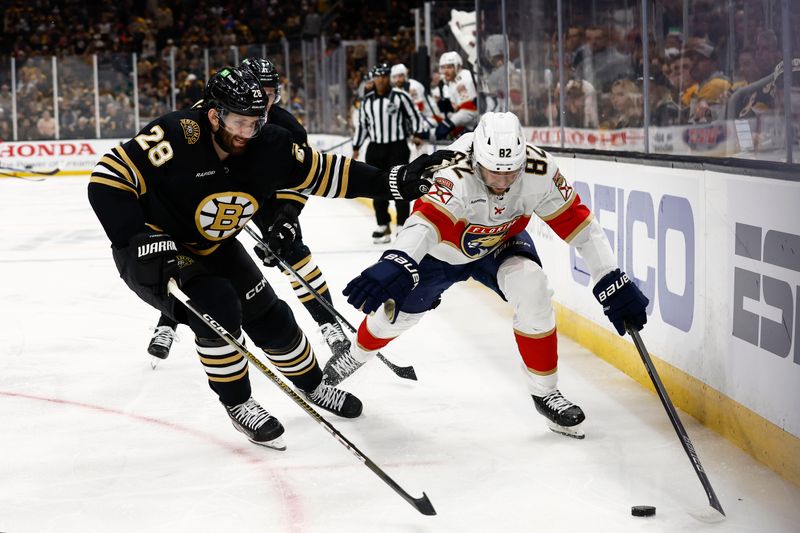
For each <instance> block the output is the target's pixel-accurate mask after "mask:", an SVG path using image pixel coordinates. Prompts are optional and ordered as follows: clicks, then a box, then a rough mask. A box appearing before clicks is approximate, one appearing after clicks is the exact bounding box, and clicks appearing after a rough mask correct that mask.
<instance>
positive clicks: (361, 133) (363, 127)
mask: <svg viewBox="0 0 800 533" xmlns="http://www.w3.org/2000/svg"><path fill="white" fill-rule="evenodd" d="M366 104H367V100H366V99H364V100H362V101H361V105H360V106H359V108H358V120H357V121H356V131H355V133H354V135H353V150H358V149H359V148H361V145H362V144H364V141H365V140H366V139H367V133H368V132H367V124H366V116H365V114H364V108H365V106H366Z"/></svg>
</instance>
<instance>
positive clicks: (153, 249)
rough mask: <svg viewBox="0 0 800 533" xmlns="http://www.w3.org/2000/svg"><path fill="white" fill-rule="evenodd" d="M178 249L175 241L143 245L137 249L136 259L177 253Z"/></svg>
mask: <svg viewBox="0 0 800 533" xmlns="http://www.w3.org/2000/svg"><path fill="white" fill-rule="evenodd" d="M177 251H178V247H177V246H175V241H158V242H151V243H149V244H143V245H141V246H139V248H138V249H137V255H136V257H137V258H139V259H141V258H142V257H147V256H152V255H157V254H163V253H165V252H177Z"/></svg>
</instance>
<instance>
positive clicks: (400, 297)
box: [342, 250, 419, 314]
mask: <svg viewBox="0 0 800 533" xmlns="http://www.w3.org/2000/svg"><path fill="white" fill-rule="evenodd" d="M418 283H419V270H418V265H417V262H416V261H414V260H413V259H412V258H411V257H410V256H409V255H408V254H406V253H405V252H401V251H399V250H387V251H386V252H384V254H383V255H382V256H381V258H380V260H379V261H378V262H377V263H375V264H374V265H372V266H370V267H369V268H367V269H366V270H364V271H363V272H362V273H361V274H360V275H359V276H358V277H356V278H354V279H352V280H351V281H350V283H348V284H347V287H345V288H344V291H342V293H343V294H344V295H345V296H347V301H348V303H350V304H351V305H352V306H353V307H355V308H356V309H360V310H362V311H364V312H365V313H367V314H369V313H372V312H373V311H377V310H378V308H379V307H380V306H381V305H382V304H383V303H384V302H386V301H387V300H394V303H395V307H396V308H397V309H399V308H400V306H401V305H402V303H403V302H404V301H405V299H406V298H407V297H408V294H409V293H410V292H411V291H412V290H414V287H416V286H417V284H418Z"/></svg>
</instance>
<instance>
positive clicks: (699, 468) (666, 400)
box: [626, 325, 725, 516]
mask: <svg viewBox="0 0 800 533" xmlns="http://www.w3.org/2000/svg"><path fill="white" fill-rule="evenodd" d="M626 329H627V330H628V334H630V336H631V337H632V338H633V344H634V345H636V350H638V352H639V355H640V356H641V358H642V362H643V363H644V366H645V368H646V369H647V373H648V374H649V375H650V380H651V381H652V382H653V385H654V386H655V388H656V392H657V393H658V397H659V398H660V399H661V403H662V404H663V405H664V409H666V411H667V416H668V417H669V421H670V422H672V427H673V428H675V433H677V435H678V440H680V441H681V445H682V446H683V449H684V451H685V452H686V455H688V456H689V461H690V462H691V463H692V467H693V468H694V471H695V472H696V473H697V477H698V478H700V483H702V484H703V489H705V491H706V496H708V503H709V505H711V507H713V508H714V509H716V510H717V511H719V512H720V513H721V514H722V515H723V516H725V511H723V510H722V505H721V504H720V503H719V500H718V499H717V495H716V493H715V492H714V488H713V487H712V486H711V481H709V480H708V476H707V475H706V472H705V470H703V465H702V464H700V457H699V456H698V455H697V451H696V450H695V449H694V445H692V441H691V440H690V439H689V434H688V433H686V429H685V428H684V427H683V424H682V423H681V419H680V418H679V417H678V413H677V411H675V406H674V405H673V404H672V400H670V397H669V395H668V394H667V390H666V389H665V388H664V384H663V383H661V378H660V377H659V376H658V372H656V367H655V366H654V365H653V361H652V359H650V354H649V353H648V351H647V348H646V347H645V345H644V342H643V341H642V337H641V336H640V335H639V332H638V331H636V330H635V329H633V328H631V327H630V326H628V325H626Z"/></svg>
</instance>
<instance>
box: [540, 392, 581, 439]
mask: <svg viewBox="0 0 800 533" xmlns="http://www.w3.org/2000/svg"><path fill="white" fill-rule="evenodd" d="M531 397H532V398H533V403H534V404H536V410H537V411H539V414H541V415H543V416H544V417H545V418H546V419H547V426H548V427H549V428H550V430H551V431H554V432H556V433H561V434H562V435H566V436H567V437H572V438H575V439H582V438H584V437H585V436H586V435H585V434H584V433H583V430H582V429H581V428H580V424H581V422H583V421H584V419H585V418H586V416H585V415H584V414H583V410H582V409H581V408H580V407H578V406H577V405H575V404H574V403H572V402H571V401H569V400H567V399H566V398H564V397H563V396H562V395H561V392H559V390H558V389H556V390H554V391H553V392H551V393H550V394H547V395H545V396H531Z"/></svg>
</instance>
